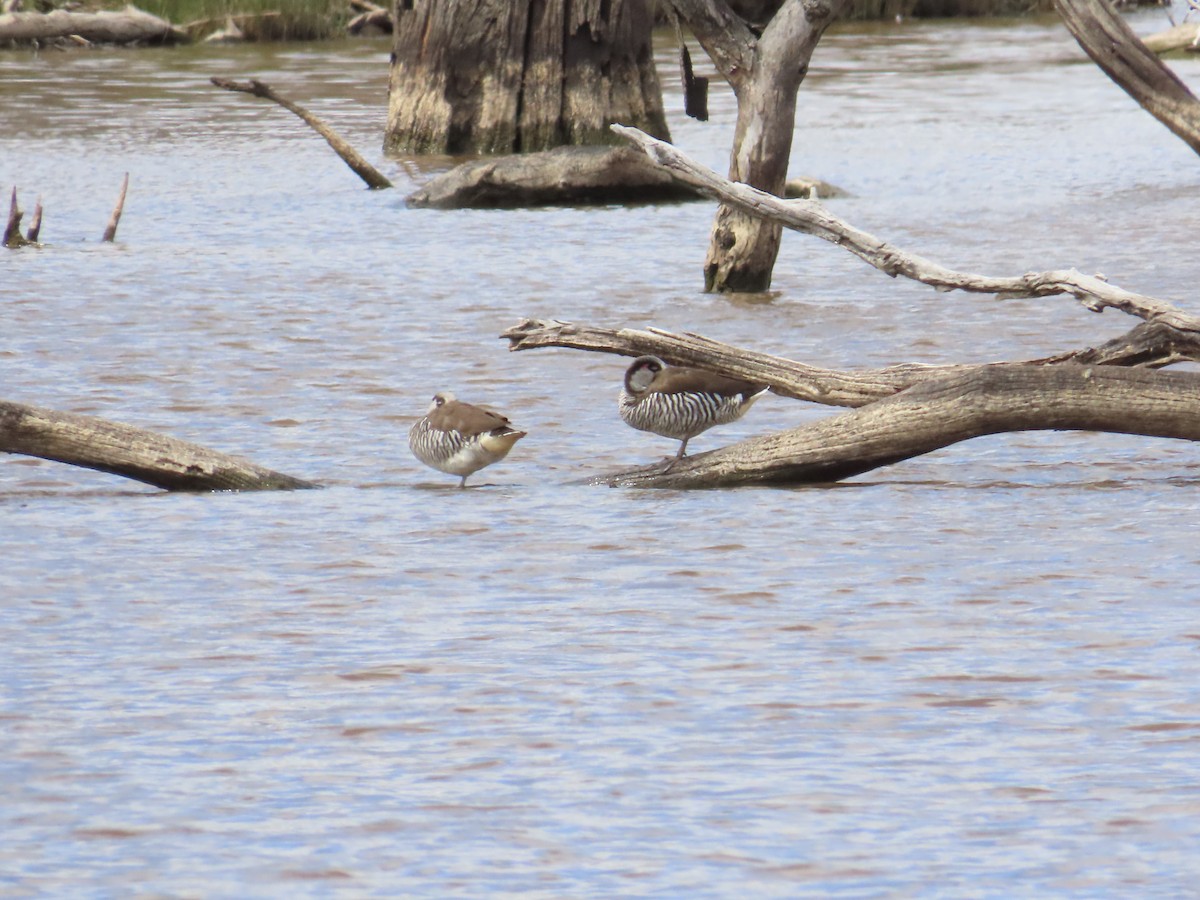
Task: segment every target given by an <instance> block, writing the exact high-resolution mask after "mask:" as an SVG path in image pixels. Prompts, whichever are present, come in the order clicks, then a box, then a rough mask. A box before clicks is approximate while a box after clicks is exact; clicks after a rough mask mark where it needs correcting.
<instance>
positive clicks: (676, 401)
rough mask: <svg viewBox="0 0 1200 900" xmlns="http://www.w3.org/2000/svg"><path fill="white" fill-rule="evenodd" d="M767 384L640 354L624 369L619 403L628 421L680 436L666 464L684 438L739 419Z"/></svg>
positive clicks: (684, 449) (684, 446)
mask: <svg viewBox="0 0 1200 900" xmlns="http://www.w3.org/2000/svg"><path fill="white" fill-rule="evenodd" d="M769 389H770V388H769V386H768V385H765V384H754V383H752V382H749V381H741V380H740V379H737V378H729V377H728V376H725V375H718V374H716V373H715V372H708V371H705V370H704V369H691V368H688V367H686V366H668V365H667V364H666V363H665V362H663V361H662V360H661V359H659V358H658V357H657V356H640V357H638V358H637V359H635V360H634V361H633V363H632V364H631V365H630V366H629V369H628V370H627V371H626V372H625V385H624V387H623V388H622V389H621V399H620V403H619V408H620V411H621V418H622V419H624V420H625V423H626V424H627V425H630V426H632V427H634V428H636V429H638V430H639V431H649V432H653V433H654V434H659V435H662V436H663V437H669V438H675V439H676V440H678V441H680V442H681V443H680V445H679V451H678V452H677V453H676V454H675V458H674V459H672V460H670V462H669V463H668V467H670V466H673V465H674V464H675V463H676V462H678V461H679V460H680V459H682V458H683V456H684V454H685V453H686V452H687V443H688V440H689V439H691V438H693V437H695V436H696V435H698V434H700V433H701V432H702V431H707V430H708V429H710V428H712V427H713V426H714V425H724V424H725V423H727V422H733V421H735V420H737V419H740V418H741V417H742V416H743V415H744V414H745V412H746V410H748V409H749V408H750V407H751V406H752V405H753V404H754V401H755V400H757V399H758V398H759V397H761V396H762V395H763V394H765V393H766V392H767V391H768V390H769Z"/></svg>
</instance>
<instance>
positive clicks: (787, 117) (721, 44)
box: [669, 0, 849, 292]
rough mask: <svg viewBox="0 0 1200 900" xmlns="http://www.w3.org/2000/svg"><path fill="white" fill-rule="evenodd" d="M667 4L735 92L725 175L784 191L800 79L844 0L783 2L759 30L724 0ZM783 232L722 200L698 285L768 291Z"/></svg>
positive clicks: (684, 0) (675, 0) (682, 0)
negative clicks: (734, 116)
mask: <svg viewBox="0 0 1200 900" xmlns="http://www.w3.org/2000/svg"><path fill="white" fill-rule="evenodd" d="M669 2H670V4H671V6H672V7H673V8H674V10H675V11H676V13H678V15H679V16H680V17H681V18H682V19H683V20H684V21H685V22H686V23H687V24H688V26H689V27H690V28H691V30H692V33H693V34H694V35H695V36H696V39H697V40H698V41H699V42H700V44H701V46H703V47H704V49H705V51H706V52H707V53H708V55H709V56H710V57H711V58H712V60H713V62H714V64H715V65H716V67H717V70H718V71H719V72H720V73H721V75H722V77H724V78H725V80H726V81H728V82H729V84H730V86H731V87H732V88H733V92H734V95H735V96H736V97H737V107H738V113H737V125H736V128H735V130H734V136H733V149H732V152H731V153H730V158H729V177H730V179H731V180H733V181H740V182H742V183H744V184H749V185H752V186H754V187H756V188H760V189H762V190H764V191H769V192H770V193H772V194H778V195H782V194H783V186H784V183H785V182H786V181H787V166H788V158H789V156H790V155H791V151H792V133H793V131H794V129H795V122H796V95H797V94H798V93H799V90H800V83H801V82H802V81H803V80H804V76H805V75H806V74H807V73H808V66H809V61H810V60H811V59H812V54H813V51H814V50H815V49H816V47H817V42H818V41H820V39H821V36H822V35H823V34H824V33H825V29H826V27H828V25H829V23H830V22H832V21H833V20H834V19H835V18H836V17H837V16H838V15H840V14H841V12H842V11H843V10H844V9H845V8H846V7H847V6H848V5H849V3H848V0H786V2H785V3H783V4H782V6H781V7H780V8H779V10H778V12H776V13H775V14H774V15H773V16H771V18H770V20H769V22H768V23H767V25H766V27H765V28H763V30H762V33H761V35H759V36H756V35H755V33H754V32H753V31H752V30H751V28H750V26H749V25H748V24H747V23H746V22H745V21H744V20H743V19H741V18H740V17H739V16H738V15H737V14H736V13H735V12H734V11H733V10H732V9H730V7H729V6H728V5H727V4H726V3H725V0H669ZM781 234H782V232H781V230H780V228H779V226H778V225H777V224H776V223H774V222H769V221H766V220H763V219H759V218H755V217H753V216H748V215H746V214H745V213H743V212H741V211H740V210H736V209H731V208H730V207H728V206H722V207H721V208H720V209H719V210H718V211H717V218H716V222H715V223H714V224H713V229H712V235H711V237H710V239H709V246H708V255H707V257H706V259H705V262H704V289H705V290H706V291H720V292H725V291H765V290H767V289H768V288H769V287H770V286H771V273H772V271H773V270H774V268H775V259H776V257H777V256H778V255H779V244H780V238H781Z"/></svg>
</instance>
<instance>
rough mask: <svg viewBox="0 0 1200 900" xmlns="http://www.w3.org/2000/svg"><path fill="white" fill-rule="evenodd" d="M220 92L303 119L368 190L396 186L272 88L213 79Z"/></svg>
mask: <svg viewBox="0 0 1200 900" xmlns="http://www.w3.org/2000/svg"><path fill="white" fill-rule="evenodd" d="M209 80H210V81H212V83H213V84H215V85H216V86H217V87H219V88H223V89H225V90H227V91H236V92H238V93H243V94H252V95H253V96H255V97H262V98H264V99H266V100H270V101H272V102H273V103H278V104H279V105H280V106H282V107H283V108H284V109H286V110H287V111H288V112H291V113H294V114H295V115H297V116H299V117H300V118H301V119H303V120H304V121H305V122H306V123H308V125H309V126H310V127H311V128H312V129H313V130H314V131H316V132H317V134H319V135H321V137H323V138H325V140H326V142H327V143H328V144H329V146H330V147H332V148H333V149H334V152H336V153H337V155H338V156H340V157H341V158H342V162H344V163H345V164H346V165H348V166H349V167H350V168H351V169H352V170H353V171H354V174H355V175H357V176H358V177H359V178H361V179H362V180H363V181H365V182H366V184H367V187H369V188H370V189H371V190H379V189H381V188H390V187H391V186H392V183H391V182H390V181H388V180H387V178H386V177H384V175H382V174H381V173H380V172H379V170H378V169H376V168H375V167H374V166H372V165H371V164H370V163H369V162H367V161H366V159H364V158H363V157H362V156H361V155H360V154H359V153H358V151H357V150H355V149H354V148H353V147H351V146H350V144H349V143H347V142H346V141H345V140H344V139H343V138H342V136H341V135H339V134H338V133H337V132H336V131H334V130H333V129H332V128H330V127H329V126H328V125H326V124H325V123H324V122H323V121H322V120H321V119H319V118H317V117H316V116H314V115H313V114H312V113H310V112H309V111H308V110H307V109H305V108H304V107H303V106H300V105H299V104H298V103H293V102H292V101H291V100H288V99H287V98H285V97H282V96H280V95H279V94H277V93H275V91H274V90H273V89H272V88H271V87H270V85H266V84H263V83H262V82H261V81H258V80H256V79H253V78H252V79H251V80H250V81H244V82H238V81H230V80H229V79H228V78H217V77H215V76H214V77H213V78H211V79H209Z"/></svg>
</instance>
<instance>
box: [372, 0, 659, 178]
mask: <svg viewBox="0 0 1200 900" xmlns="http://www.w3.org/2000/svg"><path fill="white" fill-rule="evenodd" d="M395 13H396V22H395V34H394V38H393V52H392V64H391V81H390V86H389V100H388V122H387V132H386V136H385V140H384V147H385V149H386V150H387V152H388V153H393V154H400V153H429V154H466V153H487V154H493V153H528V152H533V151H538V150H548V149H550V148H552V147H557V146H561V145H582V144H611V143H613V140H612V137H611V135H610V134H609V132H608V126H609V125H610V124H611V123H613V122H625V123H627V124H633V125H637V126H638V127H640V128H642V129H643V130H645V131H648V132H650V133H652V134H655V135H657V136H659V137H663V138H667V137H668V132H667V123H666V116H665V115H664V113H663V108H662V94H661V89H660V87H659V83H658V75H657V73H656V71H655V69H654V57H653V53H652V47H651V31H652V25H653V17H652V10H651V3H650V2H649V0H436V2H435V0H415V2H404V3H399V4H398V5H397V8H396V10H395Z"/></svg>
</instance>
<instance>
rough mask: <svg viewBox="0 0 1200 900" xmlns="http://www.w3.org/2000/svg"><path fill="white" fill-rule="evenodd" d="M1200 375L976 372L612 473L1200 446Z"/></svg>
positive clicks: (789, 468)
mask: <svg viewBox="0 0 1200 900" xmlns="http://www.w3.org/2000/svg"><path fill="white" fill-rule="evenodd" d="M1197 410H1200V374H1197V373H1193V372H1178V373H1161V372H1147V371H1145V370H1142V369H1119V368H1114V367H1111V366H1080V365H1061V366H1045V367H1035V366H1024V365H995V366H979V367H976V368H974V369H973V370H970V371H966V372H963V373H960V374H956V375H947V376H943V377H940V378H933V379H930V380H928V381H925V382H922V383H921V384H919V385H916V386H914V387H912V388H910V389H908V390H905V391H903V392H901V393H899V394H896V395H895V396H893V397H889V398H886V399H883V400H879V401H878V402H875V403H872V404H870V405H868V406H864V407H862V408H860V409H856V410H854V411H852V412H848V413H842V414H840V415H836V416H831V417H829V418H827V419H823V420H821V421H818V422H815V423H812V424H810V425H806V426H802V427H800V428H794V429H792V430H790V431H786V432H783V433H782V434H776V435H769V436H766V437H760V438H753V439H751V440H747V441H742V442H740V443H738V444H734V445H732V446H729V447H724V448H722V449H720V450H713V451H711V452H709V453H702V454H698V455H696V456H689V457H684V458H683V459H682V460H680V461H679V462H677V463H675V464H674V465H673V466H671V468H670V469H669V471H664V467H663V466H662V465H661V464H659V465H654V466H649V467H645V468H642V469H635V470H631V471H628V472H621V473H614V474H612V475H608V476H605V477H604V478H602V479H600V482H601V483H605V484H611V485H621V486H629V487H671V488H691V487H731V486H736V485H740V484H812V483H822V482H831V481H838V480H840V479H843V478H850V477H851V476H854V475H860V474H862V473H864V472H869V471H871V470H873V469H877V468H879V467H881V466H887V465H891V464H893V463H897V462H900V461H902V460H905V459H911V458H913V457H915V456H920V455H921V454H924V453H929V452H932V451H934V450H938V449H940V448H942V447H947V446H949V445H951V444H955V443H958V442H960V441H965V440H968V439H970V438H974V437H980V436H983V435H989V434H1000V433H1003V432H1011V431H1036V430H1060V431H1062V430H1087V431H1111V432H1117V433H1122V434H1141V435H1149V436H1154V437H1171V438H1182V439H1185V440H1191V441H1195V440H1200V416H1198V415H1197V414H1196V412H1197Z"/></svg>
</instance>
